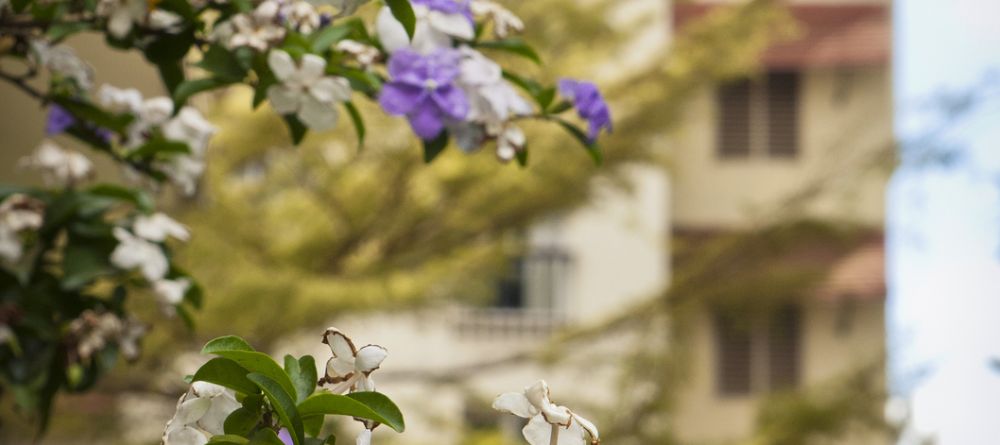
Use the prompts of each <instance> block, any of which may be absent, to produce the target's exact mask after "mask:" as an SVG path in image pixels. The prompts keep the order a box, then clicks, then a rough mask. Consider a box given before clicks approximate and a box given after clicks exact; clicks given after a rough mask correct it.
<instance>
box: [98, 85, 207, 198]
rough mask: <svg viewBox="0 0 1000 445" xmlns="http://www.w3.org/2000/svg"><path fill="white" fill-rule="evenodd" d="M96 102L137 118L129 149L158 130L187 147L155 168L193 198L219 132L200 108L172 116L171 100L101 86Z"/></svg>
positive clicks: (129, 134) (130, 132)
mask: <svg viewBox="0 0 1000 445" xmlns="http://www.w3.org/2000/svg"><path fill="white" fill-rule="evenodd" d="M97 100H98V103H100V104H101V105H102V106H104V107H105V108H106V109H107V110H108V111H111V112H113V113H130V114H132V115H134V116H135V120H134V121H133V122H132V123H131V124H130V125H129V128H128V131H127V136H126V139H125V140H124V141H122V145H123V146H125V147H126V148H129V149H135V148H137V147H139V146H141V145H142V144H143V143H145V142H146V141H147V140H148V139H149V137H150V135H151V134H152V132H154V131H159V132H160V133H161V134H162V135H163V137H164V138H166V139H168V140H172V141H177V142H183V143H185V144H187V146H188V148H189V149H190V152H189V153H187V154H183V155H175V156H173V157H171V158H170V159H169V160H167V161H157V163H156V164H154V165H155V166H156V167H158V168H159V169H160V170H162V171H163V172H164V173H166V174H167V176H168V177H169V179H170V181H171V182H172V183H174V185H176V186H177V187H178V188H179V189H180V190H181V191H182V192H183V193H184V194H186V195H191V194H193V193H194V192H195V191H196V190H197V185H198V180H199V178H201V175H202V173H203V172H204V171H205V161H204V158H205V149H206V148H207V147H208V142H209V139H211V137H212V135H213V134H215V131H216V129H215V127H214V126H212V124H211V123H209V122H208V121H207V120H205V118H204V117H202V115H201V113H200V112H199V111H198V110H197V109H195V108H192V107H184V108H181V109H180V111H179V112H178V113H177V115H176V116H173V113H174V105H173V102H172V101H171V100H170V98H167V97H154V98H150V99H145V100H144V99H143V97H142V94H141V93H140V92H139V91H138V90H136V89H132V88H129V89H121V88H116V87H113V86H111V85H101V87H100V88H99V89H98V90H97Z"/></svg>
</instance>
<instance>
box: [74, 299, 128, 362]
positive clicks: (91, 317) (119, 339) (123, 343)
mask: <svg viewBox="0 0 1000 445" xmlns="http://www.w3.org/2000/svg"><path fill="white" fill-rule="evenodd" d="M69 335H70V337H71V338H73V339H75V340H76V354H77V356H78V357H79V358H80V359H81V360H83V361H85V362H86V361H89V360H90V358H91V357H92V356H93V355H94V354H95V353H97V352H99V351H101V350H102V349H104V348H105V347H107V346H108V345H109V344H116V345H118V351H119V352H120V353H121V354H122V357H125V359H126V360H128V361H133V360H135V359H137V358H139V340H140V339H142V337H143V336H144V335H146V326H145V325H143V324H142V323H140V322H139V321H138V320H136V319H135V318H134V317H131V316H130V317H127V318H121V317H119V316H118V315H116V314H113V313H111V312H103V311H101V312H97V311H93V310H90V309H88V310H86V311H83V313H82V314H80V316H79V317H77V318H76V319H74V320H73V321H72V322H70V324H69Z"/></svg>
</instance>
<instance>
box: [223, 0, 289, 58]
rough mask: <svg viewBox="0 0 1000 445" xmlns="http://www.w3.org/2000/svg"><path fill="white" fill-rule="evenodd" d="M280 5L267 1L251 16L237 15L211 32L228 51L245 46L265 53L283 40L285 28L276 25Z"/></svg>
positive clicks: (271, 0)
mask: <svg viewBox="0 0 1000 445" xmlns="http://www.w3.org/2000/svg"><path fill="white" fill-rule="evenodd" d="M279 9H280V5H279V4H278V3H277V2H275V1H273V0H267V1H265V2H263V3H261V4H260V5H258V6H257V9H254V11H253V13H251V14H237V15H235V16H233V18H231V19H229V20H227V21H225V22H223V23H221V24H219V25H217V26H216V27H215V29H214V30H213V32H212V36H213V39H214V40H215V41H216V42H219V43H222V44H224V45H225V46H226V47H228V48H229V49H233V48H237V47H241V46H247V47H250V48H253V49H255V50H257V51H267V49H268V48H270V47H271V45H274V44H276V43H278V42H279V41H281V39H283V38H285V28H284V27H283V26H281V25H279V24H278V12H279Z"/></svg>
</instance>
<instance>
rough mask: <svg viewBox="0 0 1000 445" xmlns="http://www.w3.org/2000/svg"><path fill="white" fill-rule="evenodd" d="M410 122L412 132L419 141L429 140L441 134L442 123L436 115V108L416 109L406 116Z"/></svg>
mask: <svg viewBox="0 0 1000 445" xmlns="http://www.w3.org/2000/svg"><path fill="white" fill-rule="evenodd" d="M406 117H407V118H408V119H409V121H410V127H412V128H413V132H414V133H416V134H417V136H420V139H423V140H430V139H434V138H435V137H437V135H439V134H441V130H443V129H444V121H443V120H442V119H441V115H440V114H439V113H438V111H437V109H436V107H431V106H427V105H424V106H421V107H417V108H416V109H415V110H414V111H413V112H412V113H410V114H408V115H407V116H406Z"/></svg>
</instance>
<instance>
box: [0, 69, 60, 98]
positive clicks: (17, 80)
mask: <svg viewBox="0 0 1000 445" xmlns="http://www.w3.org/2000/svg"><path fill="white" fill-rule="evenodd" d="M28 78H29V77H23V76H22V77H18V76H13V75H11V74H9V73H5V72H3V71H0V79H3V80H5V81H7V83H9V84H11V85H13V86H14V87H15V88H17V89H19V90H21V91H23V92H24V93H25V94H27V95H29V96H31V97H33V98H35V99H38V100H39V101H42V102H45V101H46V100H47V99H48V97H47V96H46V95H45V94H44V93H42V92H41V91H39V90H37V89H35V88H34V87H32V86H31V85H28V82H26V80H27V79H28Z"/></svg>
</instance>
